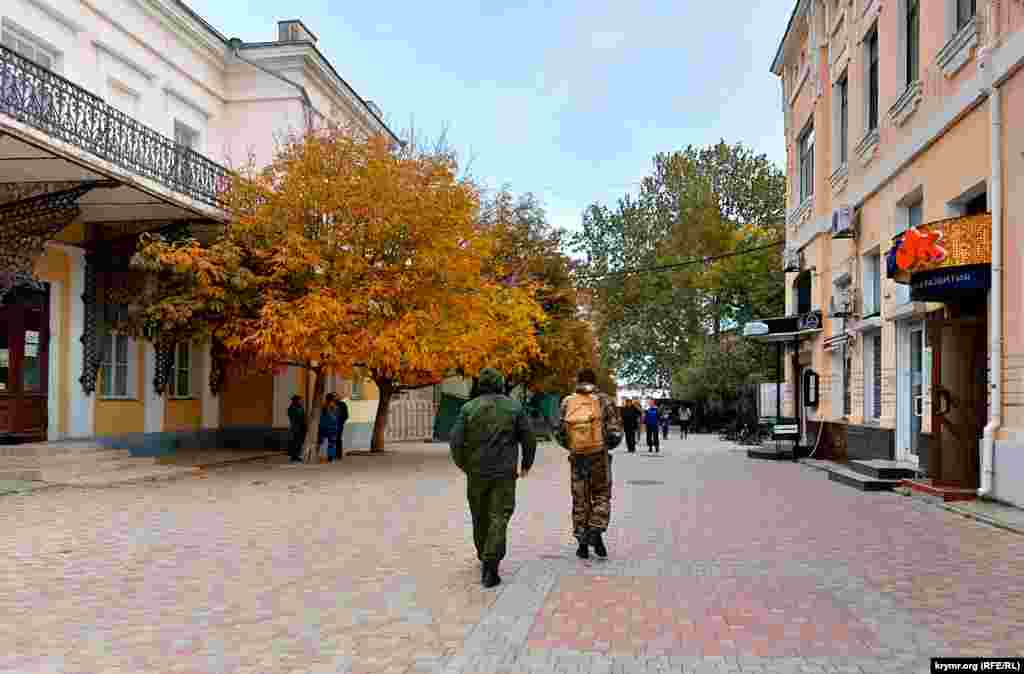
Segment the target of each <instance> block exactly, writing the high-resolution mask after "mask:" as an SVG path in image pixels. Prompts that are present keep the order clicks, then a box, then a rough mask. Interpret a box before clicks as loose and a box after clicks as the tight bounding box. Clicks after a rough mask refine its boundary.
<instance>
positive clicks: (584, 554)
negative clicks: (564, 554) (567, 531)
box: [576, 537, 590, 559]
mask: <svg viewBox="0 0 1024 674" xmlns="http://www.w3.org/2000/svg"><path fill="white" fill-rule="evenodd" d="M576 556H577V557H579V558H580V559H590V549H589V548H588V547H587V539H586V537H583V538H580V546H579V547H578V548H576Z"/></svg>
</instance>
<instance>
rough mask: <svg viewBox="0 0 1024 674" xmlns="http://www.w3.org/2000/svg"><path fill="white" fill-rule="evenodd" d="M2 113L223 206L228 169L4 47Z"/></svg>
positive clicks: (0, 91) (0, 59)
mask: <svg viewBox="0 0 1024 674" xmlns="http://www.w3.org/2000/svg"><path fill="white" fill-rule="evenodd" d="M0 113H3V114H6V115H9V116H10V117H13V118H14V119H16V120H18V121H19V122H22V123H25V124H28V125H29V126H32V127H34V128H36V129H39V130H40V131H43V132H45V133H48V134H50V135H51V136H54V137H56V138H58V139H60V140H62V141H65V142H67V143H71V144H72V145H75V146H77V147H79V148H80V149H82V150H85V151H87V152H90V153H92V154H94V155H96V156H97V157H100V158H101V159H105V160H107V161H109V162H111V163H112V164H115V165H116V166H119V167H121V168H123V169H127V170H129V171H133V172H135V173H137V174H139V175H142V176H145V177H147V178H151V179H153V180H156V181H157V182H159V183H161V184H162V185H164V186H165V187H168V188H170V189H172V190H174V191H176V192H179V193H181V194H185V195H188V196H189V197H192V198H193V199H196V200H197V201H201V202H203V203H205V204H207V205H210V206H214V207H217V208H224V202H223V200H222V199H221V194H222V192H223V190H224V188H225V187H227V184H228V179H229V178H228V171H227V169H225V168H224V167H223V166H221V165H219V164H217V163H216V162H213V161H211V160H210V159H207V158H206V157H204V156H203V155H201V154H199V153H198V152H196V151H194V150H192V149H190V148H187V147H185V146H183V145H179V144H178V143H175V142H174V141H173V140H171V139H170V138H168V137H167V136H164V135H163V134H160V133H158V132H157V131H154V130H153V129H151V128H149V127H148V126H146V125H144V124H141V123H139V122H138V121H136V120H135V119H132V118H131V117H129V116H128V115H126V114H125V113H123V112H121V111H120V110H117V109H116V108H114V107H112V106H111V105H109V104H107V103H106V102H104V101H103V99H101V98H99V97H98V96H95V95H94V94H91V93H89V92H88V91H86V90H85V89H83V88H82V87H80V86H78V85H77V84H74V83H72V82H71V81H69V80H67V79H65V78H63V77H61V76H60V75H58V74H56V73H54V72H52V71H50V70H47V69H46V68H43V67H41V66H39V65H36V64H35V63H33V62H32V61H29V60H28V59H26V58H24V57H22V56H21V55H19V54H17V53H15V52H13V51H11V50H10V49H7V48H6V47H3V46H2V45H0Z"/></svg>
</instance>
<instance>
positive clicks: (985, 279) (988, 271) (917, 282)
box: [910, 265, 992, 302]
mask: <svg viewBox="0 0 1024 674" xmlns="http://www.w3.org/2000/svg"><path fill="white" fill-rule="evenodd" d="M991 286H992V268H991V267H990V266H988V265H978V266H974V267H957V268H952V269H936V270H932V271H926V272H919V273H917V274H914V275H913V276H912V277H911V279H910V299H911V301H913V302H930V301H933V302H942V301H944V300H946V299H949V298H952V297H957V296H958V295H973V294H976V293H980V292H984V291H986V290H988V289H989V288H990V287H991Z"/></svg>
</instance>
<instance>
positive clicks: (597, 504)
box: [569, 452, 612, 541]
mask: <svg viewBox="0 0 1024 674" xmlns="http://www.w3.org/2000/svg"><path fill="white" fill-rule="evenodd" d="M569 465H570V467H571V471H570V472H571V474H572V529H573V535H574V536H576V538H577V539H578V540H580V541H583V540H586V539H585V537H586V535H587V532H588V531H590V530H596V531H600V532H602V533H603V532H604V531H605V530H606V529H608V520H609V518H610V517H611V512H612V457H611V454H609V453H608V452H600V453H598V454H593V455H591V456H570V457H569Z"/></svg>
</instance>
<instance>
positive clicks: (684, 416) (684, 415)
mask: <svg viewBox="0 0 1024 674" xmlns="http://www.w3.org/2000/svg"><path fill="white" fill-rule="evenodd" d="M692 418H693V413H692V412H690V408H689V407H686V406H685V405H684V406H683V411H682V412H680V413H679V435H680V437H681V438H683V439H684V440H685V439H686V438H687V436H689V435H690V420H691V419H692Z"/></svg>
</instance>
